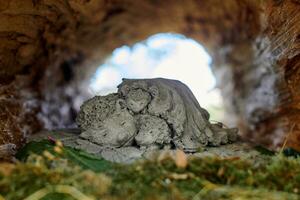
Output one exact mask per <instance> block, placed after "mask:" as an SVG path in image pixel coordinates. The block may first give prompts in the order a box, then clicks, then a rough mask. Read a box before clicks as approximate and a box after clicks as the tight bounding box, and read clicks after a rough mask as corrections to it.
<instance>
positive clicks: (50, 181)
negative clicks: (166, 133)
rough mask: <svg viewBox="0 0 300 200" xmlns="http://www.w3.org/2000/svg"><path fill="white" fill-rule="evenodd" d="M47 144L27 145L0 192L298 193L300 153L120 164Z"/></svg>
mask: <svg viewBox="0 0 300 200" xmlns="http://www.w3.org/2000/svg"><path fill="white" fill-rule="evenodd" d="M36 144H38V145H40V144H41V143H36ZM46 144H47V145H45V148H44V149H43V148H36V149H39V154H40V155H43V156H40V155H36V154H34V152H35V150H34V149H35V148H34V147H35V146H34V145H33V146H31V147H30V148H28V147H27V150H26V151H23V153H25V152H27V153H25V154H23V156H21V157H20V158H21V159H23V160H24V162H20V163H17V164H16V165H14V167H13V170H12V171H11V172H10V173H8V174H6V175H4V174H3V175H2V176H0V194H1V195H3V196H4V197H5V198H6V199H7V200H9V199H14V200H18V199H24V198H25V197H28V196H30V195H32V194H33V193H34V192H36V191H39V190H42V189H45V188H46V191H48V193H49V194H48V195H47V196H46V197H44V198H43V199H45V200H49V199H55V198H57V195H63V196H60V197H59V199H72V197H71V196H70V195H68V194H67V193H65V194H59V192H58V190H56V189H55V188H57V186H61V185H63V186H71V187H73V188H75V189H76V190H77V191H79V192H80V193H82V194H84V195H86V196H88V197H94V198H95V199H192V198H194V199H234V198H237V197H239V198H240V199H299V196H298V195H297V194H298V193H299V191H300V158H294V157H284V156H283V155H276V156H267V157H266V159H265V160H264V161H263V162H260V161H257V162H250V161H249V160H244V159H241V158H236V157H235V158H228V159H221V158H218V157H206V158H193V159H190V160H189V161H188V165H187V167H186V168H184V169H183V168H178V167H177V166H176V164H175V162H174V160H173V158H171V157H166V158H165V159H162V160H160V161H157V160H152V161H149V160H145V161H139V162H137V163H134V164H131V165H120V164H113V163H110V162H107V161H104V160H102V159H97V158H95V157H93V156H90V155H89V154H86V153H84V152H81V151H77V150H74V149H69V148H63V151H62V152H60V153H56V151H54V150H53V148H54V145H52V144H51V143H46ZM31 145H32V144H31ZM40 147H41V146H40ZM45 150H47V152H52V154H53V155H55V156H54V157H52V156H49V154H47V153H46V154H45V153H44V152H45ZM69 151H71V152H72V154H70V152H69ZM35 153H37V152H35ZM25 155H26V156H25ZM50 155H51V154H50ZM19 156H20V154H19ZM86 162H87V163H89V164H86ZM89 168H90V169H91V170H90V169H89ZM0 169H1V166H0ZM92 170H93V171H92ZM1 171H3V170H1ZM0 174H1V173H0ZM61 193H63V192H61Z"/></svg>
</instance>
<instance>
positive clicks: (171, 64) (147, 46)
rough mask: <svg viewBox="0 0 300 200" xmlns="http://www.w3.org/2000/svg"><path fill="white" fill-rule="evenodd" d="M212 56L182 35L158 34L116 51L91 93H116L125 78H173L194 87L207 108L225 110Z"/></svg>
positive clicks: (100, 70)
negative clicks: (217, 84) (213, 72)
mask: <svg viewBox="0 0 300 200" xmlns="http://www.w3.org/2000/svg"><path fill="white" fill-rule="evenodd" d="M210 64H211V57H210V56H209V55H208V54H207V52H206V51H205V49H204V48H203V47H202V46H201V45H200V44H199V43H197V42H196V41H195V40H192V39H189V38H186V37H184V36H182V35H178V34H170V33H161V34H156V35H153V36H151V37H149V38H148V39H146V40H145V41H142V42H139V43H136V44H135V45H133V46H131V47H129V46H122V47H120V48H117V49H115V50H114V51H113V52H112V55H111V56H110V57H108V58H107V59H106V61H105V62H104V63H103V64H102V65H101V66H100V67H99V68H98V70H97V71H96V73H95V74H94V76H93V77H92V78H91V81H90V92H91V93H92V94H94V95H105V94H108V93H111V92H116V90H117V89H116V87H117V85H118V84H119V83H121V80H122V78H157V77H162V78H171V79H177V80H180V81H182V82H183V83H185V84H186V85H188V86H189V87H190V89H191V90H192V92H193V93H194V95H195V96H196V98H197V99H198V101H199V103H200V105H201V106H202V107H204V108H207V109H208V110H209V108H211V107H214V109H215V108H218V107H221V104H222V98H221V96H220V92H219V90H218V89H216V88H215V85H216V80H215V77H214V76H213V74H212V72H211V69H210Z"/></svg>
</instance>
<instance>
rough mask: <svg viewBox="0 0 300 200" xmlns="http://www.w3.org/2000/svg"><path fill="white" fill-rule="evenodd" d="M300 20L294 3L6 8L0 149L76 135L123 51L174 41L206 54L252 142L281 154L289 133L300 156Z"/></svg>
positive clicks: (0, 10)
mask: <svg viewBox="0 0 300 200" xmlns="http://www.w3.org/2000/svg"><path fill="white" fill-rule="evenodd" d="M299 19H300V12H299V2H298V1H295V0H287V1H273V0H266V1H248V0H228V1H226V4H225V3H224V4H223V3H220V2H219V1H215V0H208V1H197V0H191V1H171V0H166V1H163V2H160V1H150V0H145V1H132V0H124V1H123V0H122V1H118V0H116V1H103V0H92V1H76V0H61V1H54V0H53V1H52V0H50V1H33V0H26V1H19V0H12V1H2V2H1V3H0V78H1V79H0V84H1V85H0V96H1V98H0V112H1V114H0V118H1V121H0V131H1V135H0V143H1V144H4V143H15V144H18V146H21V145H22V144H24V142H25V141H24V138H25V136H26V135H27V134H31V133H33V132H36V131H37V130H38V129H40V128H49V129H50V128H55V127H63V126H65V127H67V126H71V125H72V122H73V121H74V120H73V118H74V116H75V113H76V110H77V109H78V106H79V105H80V103H81V102H82V100H83V99H84V98H85V97H87V96H86V88H87V85H88V80H89V77H90V76H91V75H92V73H93V72H94V71H95V69H96V68H97V67H98V66H99V64H100V63H103V60H104V59H105V58H106V57H107V56H108V55H109V54H110V53H111V52H112V51H113V50H114V49H115V48H117V47H120V46H122V45H132V44H134V43H136V42H138V41H141V40H144V39H146V38H147V37H149V36H150V35H153V34H155V33H159V32H175V33H180V34H183V35H186V36H187V37H190V38H193V39H195V40H196V41H198V42H200V43H201V44H203V45H204V46H205V47H206V48H207V50H208V52H209V54H210V55H211V56H212V58H213V63H212V68H213V71H214V73H215V74H216V77H217V80H219V81H220V84H219V85H220V88H221V92H222V94H223V97H224V104H225V108H226V110H227V111H226V113H229V114H230V116H231V120H232V121H233V122H234V123H236V124H238V126H239V128H240V130H241V132H242V133H243V134H244V135H245V136H246V137H247V138H248V139H253V140H255V141H256V142H258V143H262V144H264V145H268V146H273V147H275V146H278V145H279V146H280V145H281V144H282V141H283V140H284V139H285V136H286V135H287V134H288V133H289V131H290V132H291V133H290V134H289V139H288V145H289V146H293V147H295V148H298V149H299V146H300V145H299V144H300V139H299V135H300V131H299V130H300V129H299V126H298V124H299V121H300V118H299V116H300V114H299V112H300V111H299V110H300V108H299V96H300V94H299V84H300V81H299V62H300V61H299V42H300V41H299V32H300V30H299V27H300V24H299V23H300V20H299ZM287 21H288V23H286V22H287ZM294 124H295V126H293V125H294ZM291 127H294V128H293V129H292V130H291Z"/></svg>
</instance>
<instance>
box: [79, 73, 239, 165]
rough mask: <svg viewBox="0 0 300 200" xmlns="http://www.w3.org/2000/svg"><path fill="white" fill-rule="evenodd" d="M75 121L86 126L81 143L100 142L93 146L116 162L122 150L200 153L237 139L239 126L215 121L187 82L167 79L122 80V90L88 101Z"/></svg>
mask: <svg viewBox="0 0 300 200" xmlns="http://www.w3.org/2000/svg"><path fill="white" fill-rule="evenodd" d="M76 121H77V124H78V126H79V127H80V129H81V134H80V137H79V139H78V140H77V144H78V146H77V147H78V148H81V149H91V147H95V148H92V149H93V150H92V151H95V149H97V151H98V152H97V153H100V154H101V155H102V156H103V157H105V158H107V159H109V160H113V161H119V160H120V159H119V158H120V154H122V155H123V156H125V157H128V156H131V155H133V154H134V155H133V157H135V156H137V157H139V156H142V154H143V153H145V152H146V151H148V150H153V149H182V150H183V151H185V152H195V151H197V149H198V148H199V147H203V146H219V145H222V144H227V143H232V142H234V141H236V139H237V129H236V128H224V127H223V125H222V124H220V123H217V124H212V123H210V121H209V113H208V112H207V111H206V110H205V109H203V108H201V107H200V105H199V103H198V102H197V100H196V98H195V97H194V95H193V93H192V92H191V90H190V89H189V88H188V87H187V86H186V85H185V84H183V83H182V82H180V81H177V80H170V79H163V78H155V79H123V82H122V83H121V84H120V85H119V86H118V92H117V93H113V94H109V95H106V96H95V97H93V98H92V99H90V100H88V101H86V102H85V103H84V104H83V105H82V106H81V109H80V112H79V115H78V117H77V120H76ZM88 147H89V148H88ZM96 147H99V148H96ZM129 152H131V153H129Z"/></svg>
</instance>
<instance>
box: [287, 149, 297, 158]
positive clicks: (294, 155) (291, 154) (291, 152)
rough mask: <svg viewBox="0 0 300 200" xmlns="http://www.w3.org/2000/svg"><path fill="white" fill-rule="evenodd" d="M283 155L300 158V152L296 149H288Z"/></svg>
mask: <svg viewBox="0 0 300 200" xmlns="http://www.w3.org/2000/svg"><path fill="white" fill-rule="evenodd" d="M283 155H285V156H287V157H291V156H293V157H295V158H297V157H300V152H299V151H296V150H295V149H293V148H286V149H284V150H283Z"/></svg>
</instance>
